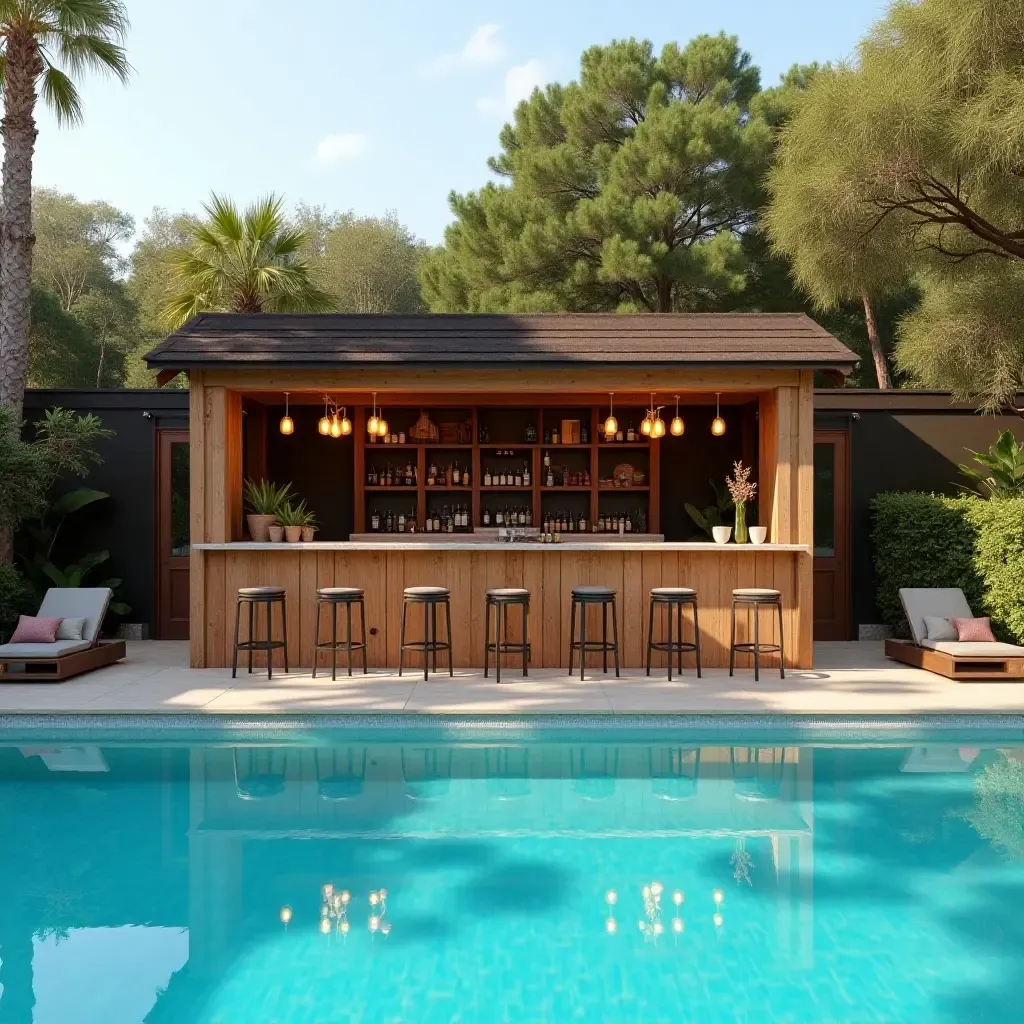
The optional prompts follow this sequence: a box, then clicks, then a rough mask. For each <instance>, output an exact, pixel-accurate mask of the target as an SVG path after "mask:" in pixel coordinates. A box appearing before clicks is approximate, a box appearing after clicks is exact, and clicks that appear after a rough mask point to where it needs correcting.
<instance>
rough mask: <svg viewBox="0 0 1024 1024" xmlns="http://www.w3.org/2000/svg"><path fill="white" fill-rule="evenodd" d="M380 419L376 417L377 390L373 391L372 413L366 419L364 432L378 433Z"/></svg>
mask: <svg viewBox="0 0 1024 1024" xmlns="http://www.w3.org/2000/svg"><path fill="white" fill-rule="evenodd" d="M379 426H380V420H379V419H377V392H376V391H374V393H373V415H372V416H371V417H370V418H369V419H368V420H367V421H366V432H367V433H368V434H376V433H379V431H378V429H377V428H378V427H379Z"/></svg>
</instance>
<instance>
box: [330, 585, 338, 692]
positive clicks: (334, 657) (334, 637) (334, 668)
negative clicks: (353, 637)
mask: <svg viewBox="0 0 1024 1024" xmlns="http://www.w3.org/2000/svg"><path fill="white" fill-rule="evenodd" d="M337 678H338V602H337V601H332V602H331V681H332V682H334V681H336V680H337Z"/></svg>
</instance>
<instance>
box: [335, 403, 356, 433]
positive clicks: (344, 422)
mask: <svg viewBox="0 0 1024 1024" xmlns="http://www.w3.org/2000/svg"><path fill="white" fill-rule="evenodd" d="M346 412H347V410H346V409H344V408H343V409H342V410H341V424H340V425H341V432H342V434H343V435H348V434H351V433H352V421H351V420H350V419H349V418H348V416H347V415H346ZM334 415H335V416H337V415H338V413H337V411H335V413H334Z"/></svg>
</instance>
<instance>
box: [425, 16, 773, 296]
mask: <svg viewBox="0 0 1024 1024" xmlns="http://www.w3.org/2000/svg"><path fill="white" fill-rule="evenodd" d="M758 88H759V79H758V71H757V69H756V68H755V67H753V66H752V64H751V63H750V57H749V56H748V55H747V54H746V53H745V52H743V51H742V50H741V49H740V47H739V45H738V43H737V41H736V40H735V39H733V38H729V37H726V36H724V35H719V36H714V37H712V36H700V37H698V38H697V39H694V40H693V41H692V42H691V43H689V44H688V45H687V46H686V47H684V48H682V49H680V48H679V47H678V46H677V45H676V44H674V43H670V44H669V45H667V46H666V47H665V48H664V49H663V50H662V52H661V55H660V56H658V57H656V56H655V55H654V52H653V48H652V46H651V44H650V43H648V42H639V41H637V40H635V39H631V40H628V41H618V42H614V43H612V44H611V45H610V46H604V47H601V46H597V47H592V48H591V49H589V50H587V51H586V52H585V53H584V54H583V57H582V60H581V69H580V79H579V82H572V83H570V84H569V85H568V86H564V87H563V86H561V85H557V84H552V85H549V86H547V88H546V89H544V90H543V91H541V90H535V91H534V94H533V95H532V96H531V97H530V99H529V100H526V101H524V102H522V103H521V104H520V105H519V106H518V107H517V108H516V111H515V116H514V122H513V123H512V124H509V125H506V126H505V128H504V129H503V130H502V132H501V136H500V140H501V147H502V152H501V154H500V155H499V156H497V157H495V158H493V159H492V160H491V161H490V166H491V170H492V171H493V172H495V173H496V174H498V175H500V176H501V177H502V178H504V179H505V182H504V183H503V184H501V185H494V184H491V185H487V186H485V187H484V188H482V189H481V190H480V191H478V192H471V193H468V194H466V195H458V194H454V193H453V195H452V196H451V205H452V210H453V212H454V213H455V216H456V222H455V223H454V224H453V225H451V226H450V227H449V228H448V230H447V232H446V234H445V245H444V247H443V248H441V249H438V250H435V251H434V252H433V253H431V254H430V255H429V256H428V257H427V259H426V260H425V261H424V267H423V272H422V281H423V288H424V296H425V298H426V300H427V303H428V305H429V306H430V308H431V309H432V310H435V311H454V310H468V311H500V310H517V311H544V310H581V311H585V310H623V311H636V310H640V311H647V310H650V311H661V312H668V311H672V310H691V309H709V308H716V306H717V305H719V304H720V303H721V302H722V300H723V297H724V296H728V295H731V294H734V293H737V292H739V291H741V290H742V288H743V286H744V283H745V277H744V271H745V259H744V250H743V245H742V244H741V241H740V237H739V235H740V233H741V232H742V231H744V230H745V229H746V228H748V227H750V225H751V224H752V221H753V219H754V210H756V208H757V207H758V205H759V203H760V200H761V191H762V188H761V180H762V177H763V175H764V172H765V169H766V167H767V162H768V159H769V157H770V153H771V147H772V138H771V127H770V125H769V123H768V121H767V120H766V119H765V118H764V117H762V116H759V115H758V114H757V113H755V112H754V111H753V110H752V101H753V99H754V97H755V96H756V94H757V92H758Z"/></svg>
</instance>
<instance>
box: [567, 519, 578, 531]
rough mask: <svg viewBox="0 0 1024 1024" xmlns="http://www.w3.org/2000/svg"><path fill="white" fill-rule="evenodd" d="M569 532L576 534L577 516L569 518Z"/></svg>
mask: <svg viewBox="0 0 1024 1024" xmlns="http://www.w3.org/2000/svg"><path fill="white" fill-rule="evenodd" d="M569 532H570V533H575V532H576V517H575V516H569Z"/></svg>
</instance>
